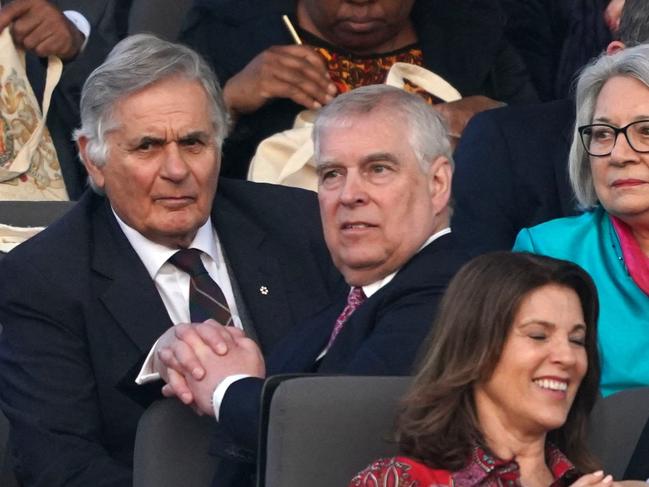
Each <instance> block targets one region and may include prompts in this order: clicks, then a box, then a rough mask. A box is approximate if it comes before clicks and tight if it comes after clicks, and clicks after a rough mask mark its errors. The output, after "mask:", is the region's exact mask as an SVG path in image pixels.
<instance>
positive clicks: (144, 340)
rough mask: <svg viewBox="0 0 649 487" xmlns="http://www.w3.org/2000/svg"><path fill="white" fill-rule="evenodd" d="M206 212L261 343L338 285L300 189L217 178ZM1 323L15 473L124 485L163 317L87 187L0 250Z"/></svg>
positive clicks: (132, 256)
mask: <svg viewBox="0 0 649 487" xmlns="http://www.w3.org/2000/svg"><path fill="white" fill-rule="evenodd" d="M212 221H213V223H214V225H215V228H216V229H217V232H218V234H219V239H220V241H221V244H222V247H223V249H224V253H225V256H226V259H227V261H228V264H229V267H230V270H231V271H232V274H234V277H235V281H236V285H237V287H238V289H239V292H240V296H241V297H242V298H243V304H244V305H245V308H246V309H247V312H248V315H249V317H250V318H251V321H252V322H253V324H254V327H255V331H256V334H257V336H258V339H259V342H260V345H261V347H262V349H263V350H265V351H268V350H269V349H270V348H271V347H272V346H273V345H274V344H275V343H276V342H277V341H278V340H279V339H280V338H281V337H282V336H283V335H284V334H285V333H286V332H287V331H288V330H289V329H290V328H291V327H292V326H293V325H294V324H296V323H300V322H301V321H302V320H303V319H304V318H305V317H306V316H309V315H311V314H313V313H314V312H315V311H317V310H319V309H322V308H323V307H325V306H327V305H328V304H329V303H330V302H331V297H330V296H334V295H335V293H336V292H337V291H336V289H337V286H338V284H340V283H342V280H341V279H340V276H339V275H338V273H337V271H335V269H334V268H333V266H332V264H331V262H330V258H329V254H328V252H327V250H326V248H325V245H324V241H323V238H322V231H321V225H320V219H319V215H318V210H317V201H316V198H315V196H314V195H313V194H312V193H310V192H306V191H300V190H293V189H288V188H283V187H278V186H271V185H256V184H253V183H247V182H243V181H227V180H221V181H220V182H219V190H218V193H217V197H216V200H215V205H214V210H213V213H212ZM261 286H266V288H267V289H268V291H269V292H268V293H267V294H261V293H260V287H261ZM338 289H339V288H338ZM0 323H2V326H3V331H2V334H1V335H0V371H1V372H0V406H1V407H2V409H3V411H4V412H5V413H6V415H7V416H8V417H9V419H10V421H11V426H12V437H11V441H12V443H13V446H14V447H15V451H16V453H17V465H18V469H19V472H18V473H19V477H20V478H21V479H22V481H23V482H25V484H26V485H42V486H47V487H55V486H59V485H65V486H72V485H79V486H84V487H87V486H90V485H92V486H104V485H111V486H125V487H126V486H129V485H130V484H131V466H132V455H133V442H134V435H135V430H136V426H137V422H138V419H139V417H140V415H141V413H142V411H143V406H145V405H147V403H148V401H150V400H151V399H153V398H155V397H159V396H158V392H157V391H158V390H159V387H160V385H159V384H156V385H155V389H157V390H156V391H155V392H156V393H155V394H151V393H149V392H150V391H147V388H140V387H137V386H135V385H134V384H133V380H134V378H135V376H136V373H137V370H138V369H139V367H140V365H141V363H142V362H143V360H144V357H145V356H146V354H147V352H148V351H149V349H150V348H151V346H152V345H153V343H154V342H155V340H156V339H157V338H158V337H159V336H160V334H162V333H163V332H164V331H165V330H166V329H167V328H168V327H169V326H171V324H172V323H171V321H170V318H169V316H168V314H167V312H166V310H165V308H164V305H163V303H162V300H161V298H160V296H159V294H158V292H157V290H156V288H155V285H154V284H153V282H152V280H151V278H150V277H149V275H148V273H147V271H146V270H145V268H144V266H143V264H142V263H141V261H140V260H139V258H138V256H137V254H136V253H135V251H134V250H133V249H132V247H131V246H130V244H129V242H128V240H127V239H126V237H125V236H124V234H123V233H122V231H121V229H120V228H119V226H118V224H117V222H116V221H115V218H114V216H113V214H112V212H111V211H110V208H109V206H108V204H107V201H106V200H105V199H104V198H103V197H99V196H96V195H93V194H90V193H88V194H86V195H84V197H83V199H82V200H81V201H80V202H79V203H78V204H77V206H76V207H75V208H73V209H72V210H71V211H70V212H69V213H68V214H67V215H65V216H64V217H63V218H62V219H61V220H59V221H58V222H56V223H55V224H53V225H51V226H50V227H48V228H47V229H46V230H45V231H44V232H42V233H41V234H39V235H37V236H36V237H34V238H33V239H31V240H29V241H28V242H26V243H25V244H23V245H21V246H19V247H18V248H16V249H15V250H14V251H12V252H11V253H9V254H8V255H7V256H6V257H5V258H4V259H3V260H2V261H1V262H0ZM134 391H135V392H134ZM127 394H129V395H132V394H139V396H137V399H138V400H139V401H140V402H141V404H138V403H136V402H135V401H134V400H133V399H131V398H130V397H129V396H128V395H127Z"/></svg>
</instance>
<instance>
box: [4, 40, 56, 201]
mask: <svg viewBox="0 0 649 487" xmlns="http://www.w3.org/2000/svg"><path fill="white" fill-rule="evenodd" d="M62 69H63V64H62V62H61V60H60V59H59V58H57V57H55V56H50V58H49V59H48V67H47V79H46V82H45V89H44V93H43V107H42V110H41V108H40V107H39V106H38V102H37V100H36V97H35V95H34V92H33V90H32V88H31V85H30V84H29V81H28V80H27V75H26V72H25V53H24V52H23V51H22V50H19V49H16V47H15V46H14V43H13V39H12V38H11V34H10V32H9V28H8V27H7V28H5V29H4V30H3V31H2V32H1V33H0V200H13V201H16V200H67V199H69V198H68V194H67V191H66V189H65V183H64V182H63V176H62V174H61V166H60V164H59V161H58V158H57V155H56V150H55V149H54V144H53V143H52V139H51V137H50V134H49V131H48V130H47V127H46V126H45V119H46V118H47V112H48V109H49V105H50V99H51V97H52V92H53V91H54V88H55V87H56V85H57V83H58V82H59V79H60V78H61V72H62Z"/></svg>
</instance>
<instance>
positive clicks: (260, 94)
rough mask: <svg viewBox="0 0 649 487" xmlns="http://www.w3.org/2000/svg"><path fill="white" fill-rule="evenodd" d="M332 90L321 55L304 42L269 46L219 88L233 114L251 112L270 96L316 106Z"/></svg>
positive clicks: (309, 106)
mask: <svg viewBox="0 0 649 487" xmlns="http://www.w3.org/2000/svg"><path fill="white" fill-rule="evenodd" d="M336 92H337V91H336V85H334V83H333V82H332V81H331V79H330V78H329V74H328V73H327V67H326V65H325V62H324V59H323V58H322V56H320V55H319V54H318V53H317V52H315V51H314V50H313V48H311V47H307V46H274V47H270V48H268V49H266V50H265V51H263V52H261V53H260V54H258V55H257V56H256V57H255V58H254V59H253V60H252V61H250V63H248V65H247V66H246V67H245V68H243V70H241V71H240V72H239V73H237V74H236V75H235V76H233V77H232V78H231V79H229V80H228V82H227V83H226V84H225V87H224V88H223V96H224V98H225V102H226V104H227V106H228V108H229V109H230V110H231V111H232V112H233V113H234V114H235V115H239V114H245V113H252V112H255V111H257V110H258V109H259V108H261V107H262V106H263V105H265V104H266V103H267V102H268V101H269V100H271V99H273V98H290V99H291V100H293V101H294V102H295V103H297V104H299V105H302V106H305V107H306V108H319V107H320V106H322V105H325V104H327V103H329V102H330V101H331V100H332V99H333V97H334V96H335V95H336Z"/></svg>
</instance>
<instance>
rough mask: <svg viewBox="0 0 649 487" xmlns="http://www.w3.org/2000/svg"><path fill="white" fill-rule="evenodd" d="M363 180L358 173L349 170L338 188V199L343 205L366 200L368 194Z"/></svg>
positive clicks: (360, 202)
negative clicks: (339, 188)
mask: <svg viewBox="0 0 649 487" xmlns="http://www.w3.org/2000/svg"><path fill="white" fill-rule="evenodd" d="M365 184H366V183H365V181H363V178H362V176H361V175H360V174H358V173H357V172H355V171H350V172H348V173H347V176H346V177H345V182H344V183H343V185H342V188H341V190H340V201H341V202H342V203H343V204H345V205H357V204H363V203H365V202H367V199H368V196H367V191H366V188H365Z"/></svg>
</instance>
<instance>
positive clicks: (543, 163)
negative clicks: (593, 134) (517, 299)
mask: <svg viewBox="0 0 649 487" xmlns="http://www.w3.org/2000/svg"><path fill="white" fill-rule="evenodd" d="M574 120H575V108H574V102H573V101H571V100H560V101H556V102H550V103H544V104H539V105H528V106H518V107H505V108H499V109H496V110H489V111H486V112H483V113H480V114H478V115H476V116H475V117H474V118H473V119H471V121H470V122H469V124H468V126H467V127H466V129H465V130H464V132H463V134H462V138H461V139H460V143H459V145H458V148H457V150H456V151H455V154H454V159H455V174H454V176H453V198H454V201H455V211H454V214H453V225H452V226H453V232H454V233H455V236H456V238H457V239H458V240H459V241H460V244H461V245H462V246H463V247H465V248H466V249H468V250H469V252H470V253H471V254H472V255H479V254H481V253H484V252H488V251H492V250H509V249H511V248H512V245H513V244H514V240H515V238H516V235H517V234H518V232H519V230H521V229H522V228H526V227H530V226H534V225H537V224H539V223H542V222H545V221H547V220H551V219H554V218H559V217H563V216H570V215H574V214H576V213H577V211H576V203H575V201H574V199H573V193H572V189H571V188H570V183H569V180H568V152H569V150H570V143H571V140H572V130H573V125H574Z"/></svg>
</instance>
